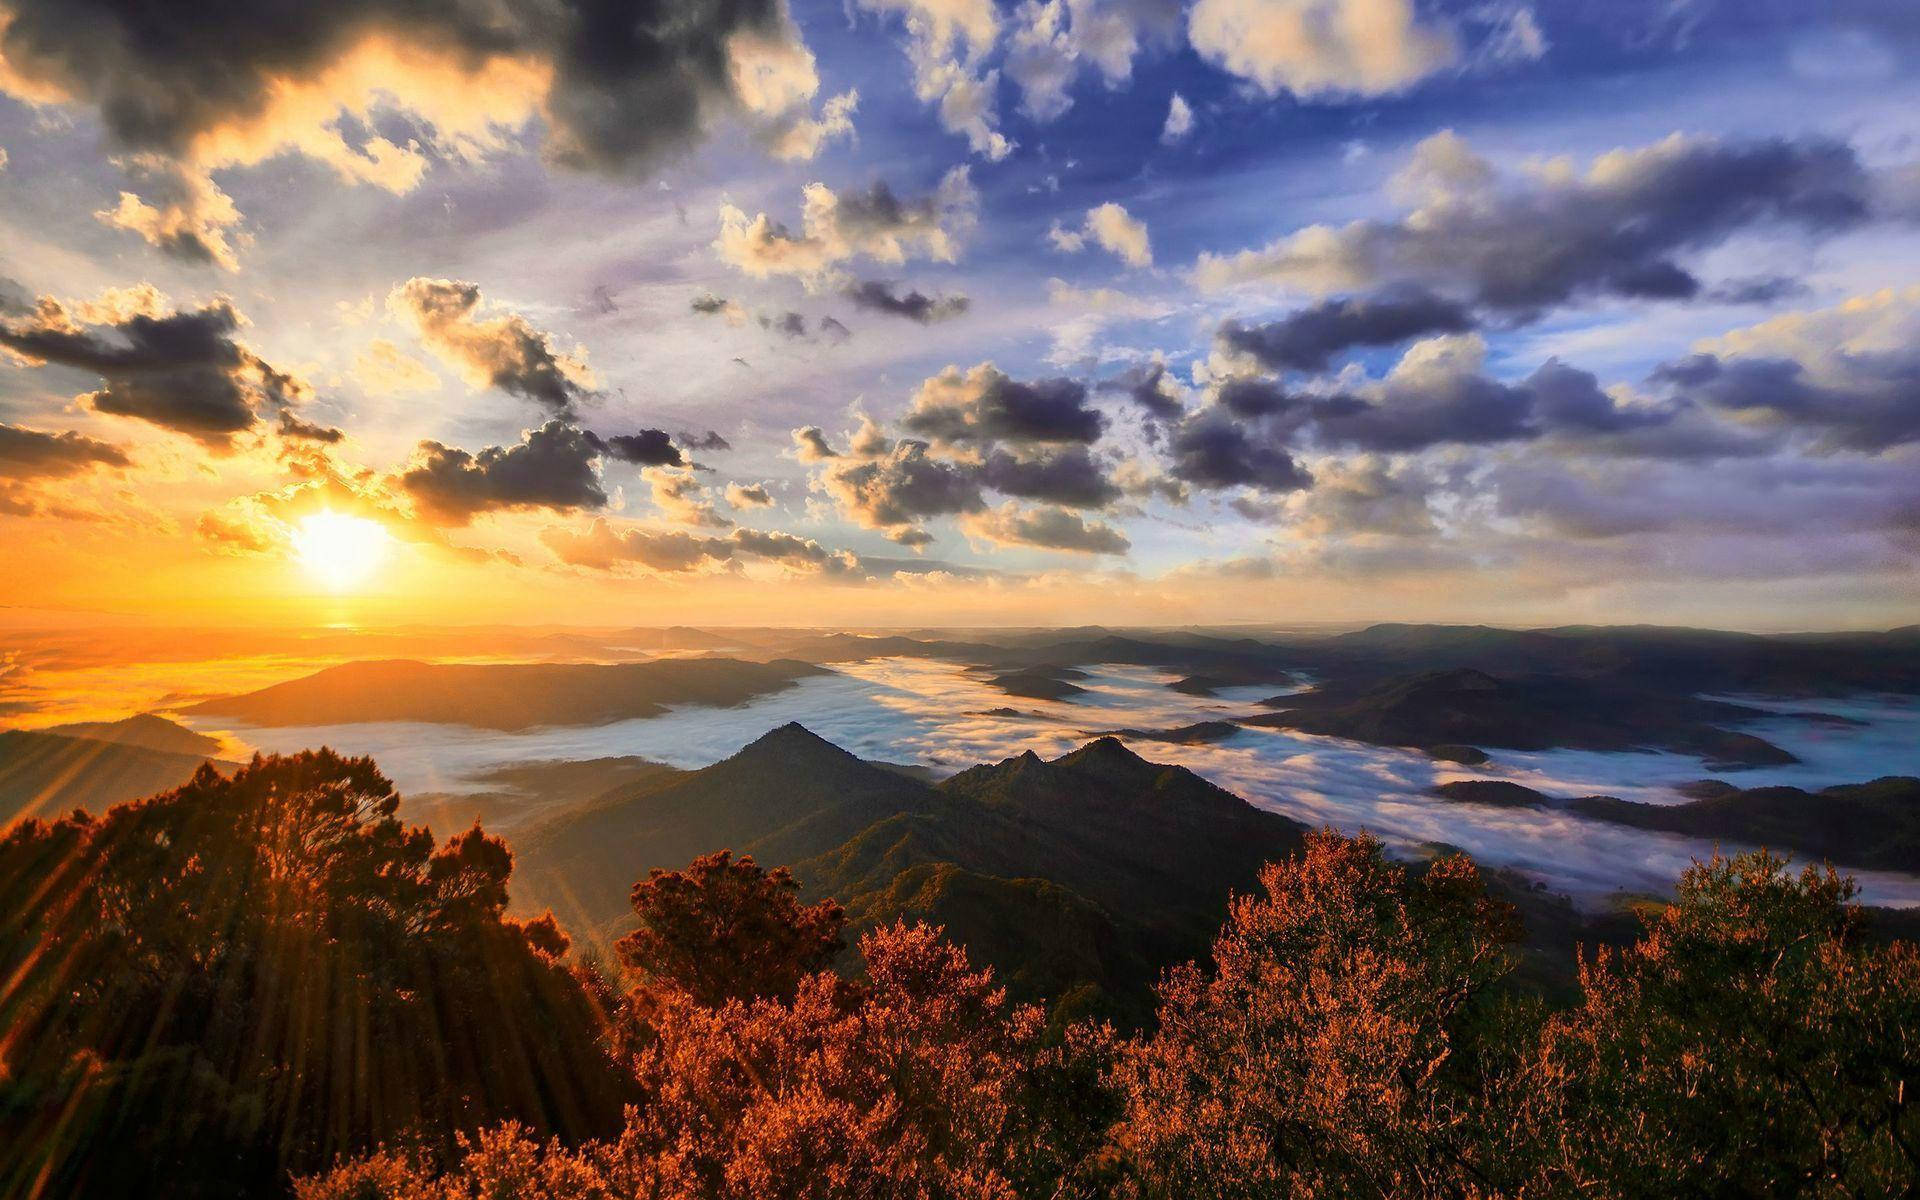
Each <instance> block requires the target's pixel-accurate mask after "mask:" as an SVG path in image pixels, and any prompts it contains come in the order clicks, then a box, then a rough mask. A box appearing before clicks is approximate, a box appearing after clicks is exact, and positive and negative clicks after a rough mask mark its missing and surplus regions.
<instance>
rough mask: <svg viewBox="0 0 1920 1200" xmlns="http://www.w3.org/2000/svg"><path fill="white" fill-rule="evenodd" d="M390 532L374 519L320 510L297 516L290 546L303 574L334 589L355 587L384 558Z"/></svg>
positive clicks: (390, 541) (391, 538)
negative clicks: (304, 571) (297, 521)
mask: <svg viewBox="0 0 1920 1200" xmlns="http://www.w3.org/2000/svg"><path fill="white" fill-rule="evenodd" d="M392 547H393V535H392V534H389V533H388V532H387V530H386V527H385V526H383V525H381V524H380V523H379V522H378V521H369V520H367V519H366V518H365V517H350V516H346V515H343V514H341V513H337V512H333V511H332V510H330V509H323V510H321V511H320V512H317V513H311V514H309V515H307V516H304V517H302V518H300V522H299V524H297V525H295V526H294V529H293V549H294V554H295V557H297V558H298V559H299V560H300V565H301V566H302V567H305V568H306V570H307V573H308V574H309V575H311V576H313V577H314V578H315V579H317V580H319V581H320V582H321V583H323V584H325V585H326V586H327V587H328V588H329V589H331V590H332V591H336V592H344V591H347V590H348V589H350V588H354V587H358V586H359V585H360V584H362V583H365V582H366V581H367V579H368V578H369V577H370V576H372V574H373V573H374V571H375V570H377V569H378V568H379V566H380V564H381V563H382V562H384V561H386V557H387V552H388V551H389V550H390V549H392Z"/></svg>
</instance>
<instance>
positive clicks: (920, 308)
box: [847, 279, 970, 325]
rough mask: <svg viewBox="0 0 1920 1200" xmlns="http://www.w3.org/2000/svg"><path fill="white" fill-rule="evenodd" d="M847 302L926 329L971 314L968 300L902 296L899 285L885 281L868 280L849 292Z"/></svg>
mask: <svg viewBox="0 0 1920 1200" xmlns="http://www.w3.org/2000/svg"><path fill="white" fill-rule="evenodd" d="M847 299H849V300H851V301H853V306H854V307H855V308H862V309H866V310H867V311H869V312H877V313H885V314H886V315H888V316H892V317H905V318H906V319H907V320H909V321H917V322H919V323H920V324H922V325H931V324H933V323H934V322H935V321H944V320H946V319H947V318H949V317H957V316H959V315H960V314H961V313H964V312H966V311H967V306H968V304H969V303H970V301H968V299H967V298H966V297H965V296H940V297H938V298H936V297H933V296H929V295H927V294H925V293H924V292H921V291H919V290H918V289H915V290H912V291H908V292H905V293H902V292H900V291H898V290H897V287H896V285H895V284H892V283H890V282H888V281H886V280H883V279H865V280H861V281H860V282H859V283H857V284H855V285H853V286H852V287H850V288H848V289H847Z"/></svg>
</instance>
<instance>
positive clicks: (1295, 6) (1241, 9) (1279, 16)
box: [1187, 0, 1460, 98]
mask: <svg viewBox="0 0 1920 1200" xmlns="http://www.w3.org/2000/svg"><path fill="white" fill-rule="evenodd" d="M1187 37H1188V39H1189V40H1190V41H1191V42H1192V43H1193V48H1194V50H1195V51H1196V52H1197V53H1199V55H1200V56H1201V57H1202V58H1204V59H1206V60H1207V61H1209V62H1211V63H1213V64H1214V65H1215V66H1217V67H1219V68H1220V69H1222V70H1224V71H1227V72H1230V73H1232V74H1234V75H1238V76H1239V77H1241V78H1242V79H1246V80H1248V81H1250V82H1252V83H1253V84H1255V85H1256V86H1258V87H1259V88H1260V89H1261V90H1262V91H1265V92H1266V93H1267V94H1268V95H1276V94H1278V93H1280V92H1283V91H1284V92H1292V93H1293V94H1294V95H1296V96H1310V97H1320V98H1325V97H1338V96H1379V95H1386V94H1389V93H1392V92H1397V91H1400V90H1402V89H1404V88H1406V87H1408V86H1410V85H1412V84H1414V83H1417V82H1419V81H1420V80H1421V79H1424V78H1426V77H1427V76H1428V75H1431V74H1433V73H1434V72H1435V71H1438V70H1440V69H1441V68H1443V67H1447V66H1451V65H1452V64H1453V63H1454V62H1456V61H1457V60H1458V58H1459V54H1460V51H1459V46H1458V43H1457V41H1456V39H1455V37H1454V35H1453V33H1452V31H1451V30H1449V29H1447V28H1445V27H1443V26H1439V25H1433V24H1428V23H1425V22H1423V21H1421V20H1420V18H1419V15H1418V14H1417V13H1416V12H1415V11H1414V5H1413V0H1199V2H1198V3H1197V4H1195V5H1194V6H1193V9H1192V10H1191V11H1190V12H1189V14H1188V17H1187Z"/></svg>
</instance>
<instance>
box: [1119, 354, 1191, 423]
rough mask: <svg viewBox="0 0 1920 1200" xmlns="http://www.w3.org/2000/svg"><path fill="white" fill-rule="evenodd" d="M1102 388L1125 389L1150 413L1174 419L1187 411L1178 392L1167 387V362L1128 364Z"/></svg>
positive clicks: (1162, 417) (1131, 397) (1127, 394)
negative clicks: (1129, 365)
mask: <svg viewBox="0 0 1920 1200" xmlns="http://www.w3.org/2000/svg"><path fill="white" fill-rule="evenodd" d="M1100 390H1101V391H1103V392H1122V393H1124V394H1125V395H1126V397H1127V399H1129V400H1131V401H1133V403H1135V404H1137V405H1138V406H1140V408H1141V409H1142V410H1143V411H1144V412H1145V413H1146V414H1147V415H1148V416H1150V417H1157V418H1159V419H1160V420H1163V421H1171V420H1174V419H1176V418H1178V417H1179V416H1180V414H1181V413H1182V412H1184V411H1185V406H1184V405H1182V404H1181V403H1180V397H1179V395H1178V394H1176V393H1174V392H1172V391H1170V390H1168V379H1167V365H1166V364H1165V363H1158V362H1157V363H1150V364H1145V365H1142V366H1136V367H1128V368H1127V369H1126V370H1125V371H1122V372H1121V373H1120V374H1119V375H1118V376H1116V377H1114V378H1113V379H1109V380H1107V381H1106V382H1105V383H1102V384H1101V385H1100Z"/></svg>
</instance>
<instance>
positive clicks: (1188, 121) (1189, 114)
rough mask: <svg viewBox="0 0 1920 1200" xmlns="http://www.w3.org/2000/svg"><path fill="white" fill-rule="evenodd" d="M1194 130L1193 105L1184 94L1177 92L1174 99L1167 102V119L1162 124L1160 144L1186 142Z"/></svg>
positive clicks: (1168, 144) (1169, 144) (1167, 144)
mask: <svg viewBox="0 0 1920 1200" xmlns="http://www.w3.org/2000/svg"><path fill="white" fill-rule="evenodd" d="M1192 132H1193V107H1192V106H1191V105H1189V104H1188V103H1187V101H1186V98H1185V97H1184V96H1182V95H1181V94H1180V93H1179V92H1175V93H1174V94H1173V99H1171V100H1169V101H1168V102H1167V119H1166V121H1165V122H1164V123H1163V124H1162V125H1161V126H1160V144H1161V145H1163V146H1171V145H1174V144H1175V143H1176V142H1184V141H1186V140H1187V135H1188V134H1190V133H1192Z"/></svg>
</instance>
